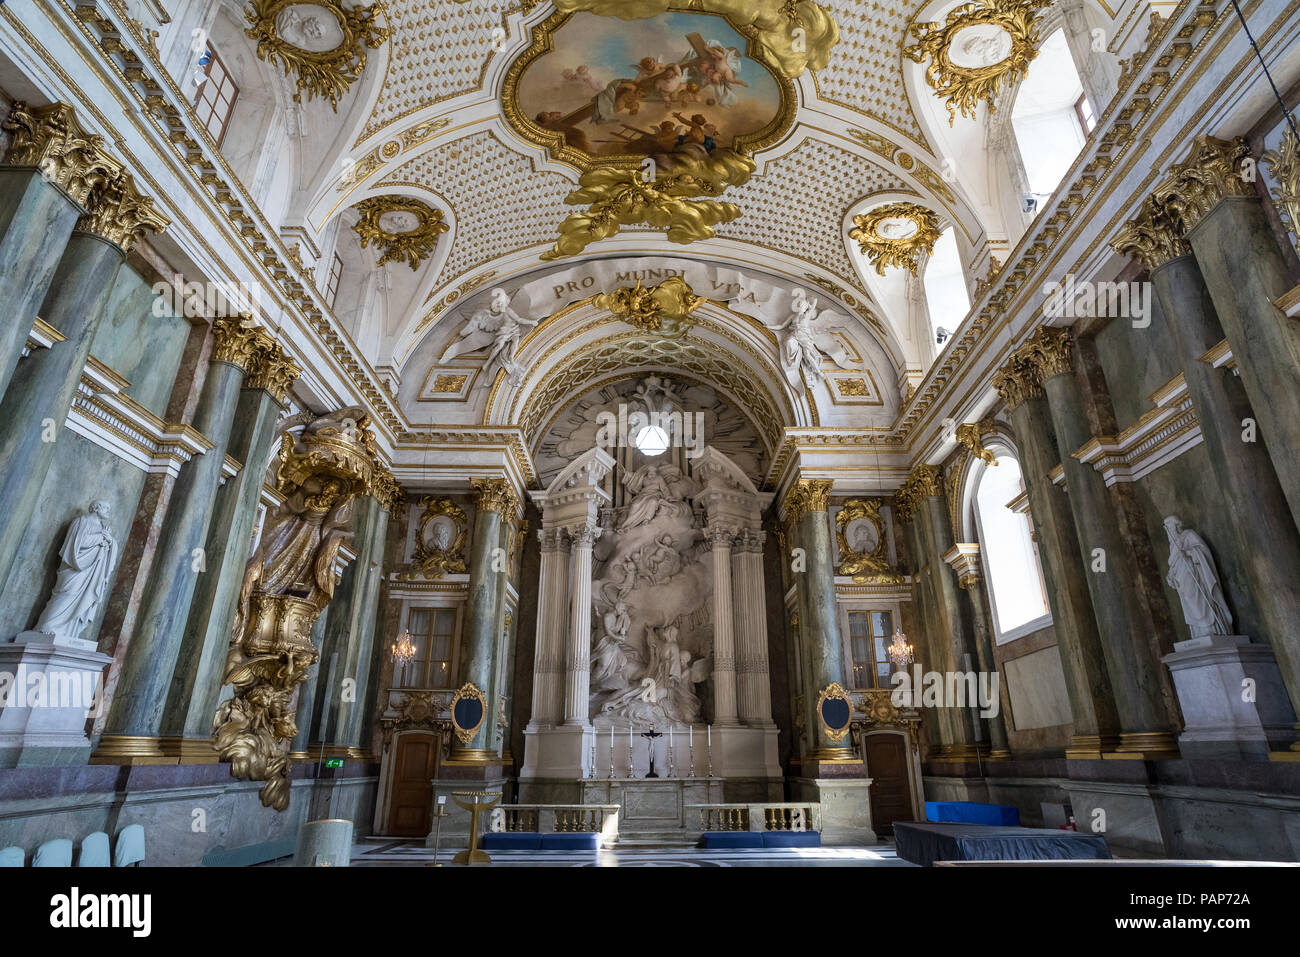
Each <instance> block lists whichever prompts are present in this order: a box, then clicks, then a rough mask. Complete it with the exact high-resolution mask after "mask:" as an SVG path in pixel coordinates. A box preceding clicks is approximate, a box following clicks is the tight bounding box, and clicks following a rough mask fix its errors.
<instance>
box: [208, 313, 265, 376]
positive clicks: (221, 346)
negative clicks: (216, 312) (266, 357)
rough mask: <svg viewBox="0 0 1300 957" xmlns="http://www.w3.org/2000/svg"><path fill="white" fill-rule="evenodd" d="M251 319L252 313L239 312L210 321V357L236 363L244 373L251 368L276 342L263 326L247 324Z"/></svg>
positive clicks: (251, 369) (232, 363)
mask: <svg viewBox="0 0 1300 957" xmlns="http://www.w3.org/2000/svg"><path fill="white" fill-rule="evenodd" d="M252 318H253V315H252V313H249V312H241V313H239V314H237V315H234V316H222V317H220V318H218V319H214V320H213V322H212V338H213V346H212V359H213V360H215V361H217V362H229V363H230V364H231V365H236V366H239V368H241V369H243V370H244V373H245V375H247V374H248V373H250V372H252V371H253V369H254V368H255V364H256V362H257V360H258V358H259V356H261V355H263V354H264V353H267V352H268V351H269V350H270V349H271V347H272V346H274V345H275V344H276V343H275V340H274V339H272V338H271V335H270V333H268V332H267V331H266V330H265V329H259V328H258V327H257V326H250V325H248V323H249V322H250V321H251V320H252Z"/></svg>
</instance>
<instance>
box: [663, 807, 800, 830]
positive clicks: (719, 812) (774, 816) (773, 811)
mask: <svg viewBox="0 0 1300 957" xmlns="http://www.w3.org/2000/svg"><path fill="white" fill-rule="evenodd" d="M687 809H688V810H694V811H698V812H699V814H700V829H701V830H703V831H705V832H710V831H820V830H821V804H819V803H816V802H795V803H782V804H688V805H687Z"/></svg>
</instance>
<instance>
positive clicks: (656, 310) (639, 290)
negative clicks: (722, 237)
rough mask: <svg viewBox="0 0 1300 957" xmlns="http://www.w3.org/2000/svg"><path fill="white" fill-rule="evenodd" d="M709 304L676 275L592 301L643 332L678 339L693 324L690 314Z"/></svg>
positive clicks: (639, 283) (605, 294)
mask: <svg viewBox="0 0 1300 957" xmlns="http://www.w3.org/2000/svg"><path fill="white" fill-rule="evenodd" d="M706 301H707V300H705V298H704V297H703V296H697V295H695V290H693V289H692V288H691V287H690V285H689V284H688V283H687V282H686V280H684V279H681V278H679V277H677V276H673V277H671V278H668V279H665V280H664V281H663V282H661V283H660V284H659V285H657V286H649V287H647V286H643V285H642V284H641V280H640V279H638V280H637V281H636V285H635V286H623V287H621V288H619V289H615V290H614V291H613V292H612V293H601V294H600V295H598V296H596V297H595V298H593V299H592V305H594V306H596V307H597V308H599V309H608V310H609V312H610V314H611V315H614V316H617V317H618V318H619V319H622V320H623V321H624V322H627V323H629V324H630V325H633V326H636V328H637V329H639V330H641V331H642V332H656V333H658V334H659V335H661V336H664V337H665V338H669V339H679V338H681V337H682V336H684V335H686V333H687V332H689V331H690V329H691V327H692V326H693V325H694V322H693V321H692V320H691V314H692V313H693V312H695V310H696V309H698V308H699V307H700V306H701V305H702V304H703V303H704V302H706Z"/></svg>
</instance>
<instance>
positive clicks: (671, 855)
mask: <svg viewBox="0 0 1300 957" xmlns="http://www.w3.org/2000/svg"><path fill="white" fill-rule="evenodd" d="M456 851H457V848H454V847H453V848H451V849H450V850H447V849H443V850H440V851H439V852H438V862H439V863H440V864H448V865H449V864H450V863H451V858H452V856H453V855H454V854H455V853H456ZM491 853H492V866H494V867H912V866H914V865H912V864H909V863H907V862H906V861H904V860H900V859H899V857H898V855H897V854H896V853H895V852H894V848H893V845H890V844H879V845H874V846H872V847H796V848H782V849H778V850H768V849H760V848H735V849H727V850H704V849H702V848H696V847H618V848H612V849H608V850H599V851H596V852H595V853H592V852H591V851H492V852H491ZM431 863H433V851H432V850H431V849H429V848H426V847H425V846H424V845H423V844H422V843H417V842H410V843H408V842H405V841H392V842H388V843H382V844H381V843H369V844H358V845H356V846H354V847H353V848H352V866H353V867H420V866H426V865H428V864H431Z"/></svg>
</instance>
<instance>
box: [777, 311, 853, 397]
mask: <svg viewBox="0 0 1300 957" xmlns="http://www.w3.org/2000/svg"><path fill="white" fill-rule="evenodd" d="M768 328H769V329H771V330H772V331H774V332H778V333H780V334H781V368H782V369H784V370H785V377H786V379H787V380H788V381H789V383H790V387H791V388H793V389H798V388H799V370H800V369H802V370H803V374H804V379H805V380H806V381H807V383H808V384H809V385H813V384H814V383H817V382H820V381H822V378H823V376H822V369H821V357H822V353H825V354H826V355H827V357H829V358H830V360H831V361H832V362H834V363H835V364H836V365H837V366H839V367H840V368H841V369H847V368H849V361H848V354H847V353H846V352H845V351H844V347H843V346H841V345H840V344H839V342H837V341H836V339H835V337H834V336H832V335H831V334H830V330H831V328H832V321H831V318H830V317H829V316H828V315H827V314H825V313H823V314H822V316H821V318H818V315H817V300H816V299H809V298H808V297H807V296H806V295H804V291H803V290H802V289H796V290H795V291H794V295H793V297H792V299H791V302H790V316H789V318H788V319H786V320H785V322H783V323H781V324H780V325H776V326H772V325H769V326H768Z"/></svg>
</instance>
